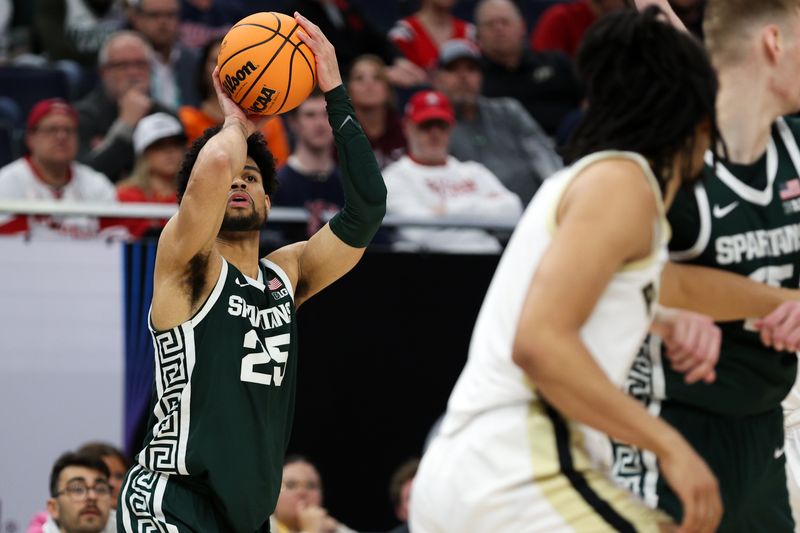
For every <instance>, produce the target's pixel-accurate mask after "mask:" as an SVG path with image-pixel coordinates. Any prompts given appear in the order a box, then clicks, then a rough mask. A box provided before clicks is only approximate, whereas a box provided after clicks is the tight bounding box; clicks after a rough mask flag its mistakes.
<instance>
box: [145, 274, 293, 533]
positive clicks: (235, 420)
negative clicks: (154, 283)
mask: <svg viewBox="0 0 800 533" xmlns="http://www.w3.org/2000/svg"><path fill="white" fill-rule="evenodd" d="M259 266H260V268H259V279H258V280H254V279H251V278H247V277H246V276H244V275H243V274H242V273H241V272H239V270H237V269H236V268H235V267H234V266H233V265H231V264H230V263H228V262H227V261H225V260H223V263H222V269H221V272H220V275H219V279H218V281H217V283H216V285H215V286H214V289H213V290H212V292H211V295H210V296H209V297H208V300H207V301H206V302H205V303H204V304H203V306H202V307H201V309H200V310H199V311H198V312H197V314H196V315H195V316H194V317H193V318H192V319H191V320H189V321H187V322H185V323H183V324H181V325H179V326H176V327H175V328H172V329H171V330H169V331H152V330H151V331H152V335H153V342H154V345H155V352H156V353H155V388H154V409H153V412H152V415H151V417H150V423H149V427H150V428H152V429H151V431H150V433H149V434H148V437H147V439H146V443H145V446H144V449H143V450H142V451H141V452H140V453H139V455H138V457H137V462H138V463H139V464H140V465H141V466H143V467H144V468H146V469H148V470H151V471H154V472H160V473H164V474H169V481H170V482H173V481H174V482H177V483H180V484H183V485H185V486H187V487H190V488H192V489H194V490H196V491H197V492H200V493H202V494H205V495H207V496H208V497H209V498H210V499H211V501H212V502H213V503H214V505H215V507H216V510H217V511H218V512H219V513H220V514H221V515H222V516H223V517H224V518H225V519H226V520H227V521H228V522H229V524H230V525H231V527H232V528H233V530H235V531H256V530H258V529H259V528H262V527H266V529H265V530H266V531H268V530H269V526H268V525H266V526H264V524H265V523H266V522H267V521H268V519H269V516H270V514H272V511H273V510H274V508H275V502H276V501H277V498H278V493H279V492H280V484H281V475H282V471H283V458H284V453H285V451H286V446H287V444H288V442H289V436H290V432H291V425H292V415H293V412H294V403H295V383H296V373H297V372H296V369H297V327H296V321H295V307H294V300H293V294H292V287H291V285H290V283H289V280H288V278H287V277H286V274H285V273H284V272H283V270H282V269H281V268H280V267H278V266H277V265H275V264H274V263H271V262H269V261H267V260H265V259H263V260H262V261H261V263H260V265H259ZM131 489H132V490H134V491H136V490H137V489H136V487H131ZM142 490H143V491H144V492H146V491H145V490H144V488H143V489H142ZM145 495H146V494H143V496H145Z"/></svg>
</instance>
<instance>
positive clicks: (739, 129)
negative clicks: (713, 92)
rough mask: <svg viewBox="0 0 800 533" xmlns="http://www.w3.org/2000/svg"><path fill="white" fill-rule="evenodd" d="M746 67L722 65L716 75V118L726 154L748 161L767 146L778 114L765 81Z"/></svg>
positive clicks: (752, 160) (757, 156) (739, 161)
mask: <svg viewBox="0 0 800 533" xmlns="http://www.w3.org/2000/svg"><path fill="white" fill-rule="evenodd" d="M758 79H759V78H758V77H753V73H752V72H750V71H748V70H747V69H746V68H739V69H723V70H722V71H721V72H720V75H719V82H720V89H719V93H718V94H717V122H718V124H719V129H720V133H721V135H722V138H723V139H724V140H725V144H726V146H727V149H728V158H729V160H730V161H732V162H734V163H739V164H743V165H747V164H750V163H753V162H755V161H756V160H758V158H759V157H761V155H762V154H763V153H764V150H766V149H767V143H768V142H769V137H770V132H771V128H772V123H773V122H775V120H776V119H777V118H778V117H779V116H781V114H782V113H781V111H780V109H779V106H778V105H777V104H776V102H775V99H774V97H773V96H772V94H771V93H770V91H769V89H768V87H767V86H766V84H760V83H758V82H757V81H756V82H754V80H758Z"/></svg>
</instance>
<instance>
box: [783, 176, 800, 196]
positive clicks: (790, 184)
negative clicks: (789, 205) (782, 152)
mask: <svg viewBox="0 0 800 533" xmlns="http://www.w3.org/2000/svg"><path fill="white" fill-rule="evenodd" d="M780 196H781V200H791V199H792V198H797V197H798V196H800V178H794V179H792V180H789V181H787V182H784V183H783V184H782V185H781V189H780Z"/></svg>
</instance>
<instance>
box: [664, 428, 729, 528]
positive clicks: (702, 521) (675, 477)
mask: <svg viewBox="0 0 800 533" xmlns="http://www.w3.org/2000/svg"><path fill="white" fill-rule="evenodd" d="M681 440H682V439H681ZM658 460H659V463H660V466H661V472H662V473H663V474H664V478H665V479H666V480H667V483H669V486H670V487H672V490H673V491H674V492H675V494H676V495H677V496H678V499H679V500H680V501H681V505H682V506H683V522H681V524H680V527H679V528H678V530H677V531H678V533H711V532H713V531H716V530H717V526H719V522H720V520H721V519H722V500H721V499H720V496H719V485H718V484H717V479H716V478H715V477H714V474H712V473H711V470H710V469H709V468H708V465H706V463H705V462H704V461H703V459H702V458H700V456H699V455H697V452H695V451H694V450H693V449H692V447H691V446H689V445H688V444H687V443H686V441H682V442H680V443H679V444H677V445H676V446H674V447H672V448H671V449H670V450H669V451H668V452H667V453H665V454H662V455H661V456H659V458H658Z"/></svg>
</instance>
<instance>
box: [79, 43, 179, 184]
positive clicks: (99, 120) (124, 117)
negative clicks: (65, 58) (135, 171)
mask: <svg viewBox="0 0 800 533" xmlns="http://www.w3.org/2000/svg"><path fill="white" fill-rule="evenodd" d="M152 54H153V51H152V49H151V48H150V45H148V44H147V42H146V41H145V40H144V39H143V38H142V37H141V36H140V35H139V34H138V33H135V32H132V31H120V32H117V33H115V34H114V35H112V36H111V37H109V39H108V40H107V41H106V42H105V43H104V44H103V46H102V48H100V54H99V63H100V78H101V80H102V86H101V87H98V88H97V89H96V90H94V91H92V92H91V93H89V94H88V95H87V96H86V97H85V98H83V99H82V100H81V101H79V102H78V103H77V104H76V105H75V107H76V109H77V110H78V116H79V117H80V121H79V124H80V151H79V156H78V157H79V159H80V160H81V161H83V162H84V163H86V164H88V165H89V166H91V167H92V168H94V169H95V170H98V171H100V172H102V173H103V174H105V175H106V176H108V178H109V179H110V180H111V181H113V182H117V181H119V180H120V179H122V178H123V177H124V176H125V175H127V174H128V173H129V172H130V171H131V169H132V168H133V144H132V143H131V136H132V135H133V129H134V128H135V127H136V124H138V123H139V120H141V119H142V118H143V117H145V116H146V115H149V114H151V113H155V112H157V111H165V112H170V111H169V109H167V108H166V107H164V106H162V105H161V104H159V103H158V102H154V101H153V100H151V99H150V96H149V95H148V94H149V88H150V58H151V57H152Z"/></svg>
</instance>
